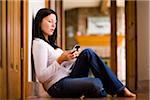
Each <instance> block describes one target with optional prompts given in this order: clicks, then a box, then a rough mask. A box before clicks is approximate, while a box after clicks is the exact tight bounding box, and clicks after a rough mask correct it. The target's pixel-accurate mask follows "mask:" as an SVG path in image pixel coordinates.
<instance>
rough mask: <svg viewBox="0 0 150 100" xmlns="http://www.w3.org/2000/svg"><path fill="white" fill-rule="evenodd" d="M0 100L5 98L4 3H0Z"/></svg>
mask: <svg viewBox="0 0 150 100" xmlns="http://www.w3.org/2000/svg"><path fill="white" fill-rule="evenodd" d="M0 16H2V17H0V100H2V99H4V98H6V97H7V71H6V69H7V66H6V2H5V1H0Z"/></svg>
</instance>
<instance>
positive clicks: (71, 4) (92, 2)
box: [63, 0, 125, 10]
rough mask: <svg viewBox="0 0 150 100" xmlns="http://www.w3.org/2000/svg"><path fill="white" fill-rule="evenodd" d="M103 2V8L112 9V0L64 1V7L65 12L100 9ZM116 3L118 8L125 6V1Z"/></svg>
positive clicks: (121, 0)
mask: <svg viewBox="0 0 150 100" xmlns="http://www.w3.org/2000/svg"><path fill="white" fill-rule="evenodd" d="M102 1H103V2H105V4H104V5H103V6H107V7H110V1H111V0H63V7H64V10H69V9H73V8H80V7H98V6H100V3H102ZM116 2H117V7H124V6H125V0H116Z"/></svg>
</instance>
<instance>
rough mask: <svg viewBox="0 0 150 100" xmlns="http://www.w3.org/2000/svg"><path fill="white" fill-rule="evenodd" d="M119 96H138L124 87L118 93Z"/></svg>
mask: <svg viewBox="0 0 150 100" xmlns="http://www.w3.org/2000/svg"><path fill="white" fill-rule="evenodd" d="M117 96H119V97H136V94H134V93H132V92H130V91H129V90H128V89H127V88H124V90H123V91H122V92H121V93H119V94H117Z"/></svg>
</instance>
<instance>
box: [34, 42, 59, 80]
mask: <svg viewBox="0 0 150 100" xmlns="http://www.w3.org/2000/svg"><path fill="white" fill-rule="evenodd" d="M33 58H34V65H35V71H36V76H37V78H38V80H39V81H40V82H42V83H44V82H45V81H47V80H48V79H50V78H51V77H52V75H53V74H54V73H55V72H56V71H58V70H59V69H60V68H61V66H60V64H59V63H58V62H57V61H56V60H55V59H54V61H53V62H52V63H51V64H50V65H49V66H48V49H47V47H46V45H45V44H44V43H39V42H36V43H34V44H33Z"/></svg>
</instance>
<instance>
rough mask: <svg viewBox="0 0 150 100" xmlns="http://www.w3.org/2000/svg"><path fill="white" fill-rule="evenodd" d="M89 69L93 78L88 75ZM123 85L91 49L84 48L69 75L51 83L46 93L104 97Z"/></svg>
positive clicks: (61, 95) (115, 92)
mask: <svg viewBox="0 0 150 100" xmlns="http://www.w3.org/2000/svg"><path fill="white" fill-rule="evenodd" d="M89 70H91V71H92V73H93V75H94V76H95V77H94V78H92V77H88V74H89ZM124 88H125V86H124V85H123V84H122V83H121V82H120V81H119V80H118V79H117V77H116V76H115V74H114V73H113V72H112V71H111V70H110V68H109V67H108V66H107V65H106V64H105V63H104V62H103V61H102V59H101V58H100V57H99V56H98V55H97V54H96V53H95V52H94V51H93V50H91V49H84V50H83V51H82V52H81V53H80V55H79V56H78V58H77V60H76V61H75V63H74V65H73V66H72V72H71V73H70V76H68V77H65V78H63V79H61V80H60V81H58V82H57V83H55V84H54V85H52V87H51V88H49V90H48V93H49V94H50V95H51V96H52V97H71V98H73V97H80V96H82V95H84V96H85V97H92V98H93V97H104V96H107V93H108V94H110V95H114V94H117V93H119V92H120V91H122V90H123V89H124Z"/></svg>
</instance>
